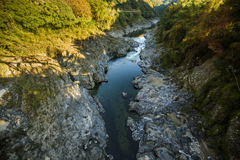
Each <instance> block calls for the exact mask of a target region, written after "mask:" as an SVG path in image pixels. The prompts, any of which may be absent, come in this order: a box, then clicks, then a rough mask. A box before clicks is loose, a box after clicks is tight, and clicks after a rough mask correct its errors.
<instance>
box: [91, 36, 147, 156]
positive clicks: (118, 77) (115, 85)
mask: <svg viewBox="0 0 240 160" xmlns="http://www.w3.org/2000/svg"><path fill="white" fill-rule="evenodd" d="M133 40H134V41H136V42H137V43H138V45H139V46H138V47H136V48H135V51H131V52H129V53H128V54H127V56H126V57H122V58H116V59H114V60H111V61H110V62H109V63H108V72H107V77H108V82H103V83H101V84H99V85H97V86H96V87H95V89H94V90H92V91H91V93H92V95H94V96H96V97H97V98H98V99H99V101H100V102H101V104H102V105H103V107H104V109H105V113H104V114H103V119H104V121H105V123H106V129H107V134H108V135H109V139H108V148H107V153H108V154H110V155H112V156H113V157H114V160H133V159H136V158H135V157H136V153H137V149H138V142H135V141H134V140H133V139H132V136H131V131H130V129H129V128H128V127H127V126H126V121H127V118H128V117H129V116H130V117H132V118H134V117H135V118H136V117H137V115H135V114H134V113H130V112H129V111H128V108H129V102H130V100H133V99H134V98H135V96H136V94H137V92H138V90H137V89H135V88H134V87H133V85H132V83H131V82H132V80H133V77H135V76H138V75H140V74H142V71H141V68H140V67H139V66H138V65H137V62H138V61H139V60H140V58H139V53H140V52H141V50H142V49H144V47H145V40H146V39H145V37H144V36H139V37H135V38H133ZM122 92H126V93H127V97H126V98H123V96H122Z"/></svg>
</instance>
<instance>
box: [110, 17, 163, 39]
mask: <svg viewBox="0 0 240 160" xmlns="http://www.w3.org/2000/svg"><path fill="white" fill-rule="evenodd" d="M158 21H159V19H154V20H150V21H145V22H141V23H140V24H137V23H136V24H133V25H132V26H129V25H127V27H126V28H124V29H123V30H112V31H110V32H108V34H110V35H111V36H113V37H115V38H119V37H124V36H127V35H129V34H131V33H133V32H136V31H141V30H144V29H148V28H151V27H153V26H154V25H156V24H157V22H158Z"/></svg>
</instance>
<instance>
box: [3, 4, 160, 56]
mask: <svg viewBox="0 0 240 160" xmlns="http://www.w3.org/2000/svg"><path fill="white" fill-rule="evenodd" d="M156 15H157V12H156V10H155V9H154V8H153V4H152V2H151V1H149V2H145V1H143V0H138V1H136V0H122V1H117V0H108V1H106V0H16V1H13V0H2V1H1V2H0V56H9V55H11V56H28V55H33V54H41V53H47V52H48V51H51V50H60V51H62V50H66V49H68V48H67V46H70V45H71V43H72V42H73V41H74V40H82V39H85V38H87V37H89V36H91V35H98V34H102V31H104V30H109V29H111V27H112V26H115V27H121V26H126V25H127V24H132V23H133V22H136V21H140V20H143V19H144V18H152V17H155V16H156ZM53 42H54V43H53ZM48 48H52V49H51V50H47V49H48ZM49 55H52V53H49Z"/></svg>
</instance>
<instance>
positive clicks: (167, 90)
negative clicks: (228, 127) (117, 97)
mask: <svg viewBox="0 0 240 160" xmlns="http://www.w3.org/2000/svg"><path fill="white" fill-rule="evenodd" d="M151 35H152V33H149V34H148V35H146V36H145V37H148V36H151ZM158 47H159V46H156V45H155V44H154V42H153V41H152V39H151V41H148V42H147V46H146V48H145V50H143V52H142V53H141V55H140V56H141V58H142V62H140V63H139V65H140V66H141V67H142V68H143V71H144V72H145V75H140V76H139V77H137V78H135V79H134V81H133V82H132V83H133V85H134V87H135V88H139V89H140V91H139V92H138V94H137V96H136V98H135V101H132V102H131V103H130V105H129V106H130V108H129V110H130V111H132V112H136V113H138V114H139V115H140V118H139V120H137V121H135V120H133V119H132V118H128V121H127V125H128V126H129V127H130V129H131V130H132V132H133V133H132V137H133V138H134V140H138V141H139V149H138V154H137V159H138V160H146V159H159V160H160V159H161V160H171V159H172V160H174V159H181V160H184V159H186V160H187V159H194V160H195V159H196V160H198V159H208V158H210V157H214V158H215V157H216V155H215V154H214V152H212V151H211V150H210V149H209V148H208V147H207V146H206V144H205V142H204V141H202V139H201V138H200V137H201V135H200V133H198V130H197V126H201V125H202V121H201V119H200V117H199V116H198V114H197V113H194V112H193V113H188V114H186V113H185V112H183V111H188V110H190V109H191V108H192V106H191V103H192V101H193V95H192V94H191V93H189V92H187V91H186V90H184V89H180V88H178V87H177V86H176V85H175V84H174V83H173V82H172V79H171V78H170V77H169V76H167V75H163V74H160V73H159V72H158V71H161V67H160V64H159V63H156V62H155V61H154V59H155V58H160V57H161V54H156V51H157V50H156V49H157V48H158ZM161 51H162V52H164V51H165V50H164V49H161ZM151 68H154V69H156V70H158V71H155V70H152V69H151ZM206 151H207V152H206ZM209 151H210V152H209Z"/></svg>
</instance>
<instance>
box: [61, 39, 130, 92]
mask: <svg viewBox="0 0 240 160" xmlns="http://www.w3.org/2000/svg"><path fill="white" fill-rule="evenodd" d="M76 45H77V46H78V50H79V51H78V52H79V53H78V52H77V53H68V52H67V51H66V52H63V53H62V55H61V56H60V57H59V58H58V61H59V64H60V65H61V66H62V68H63V70H64V71H65V72H67V73H69V75H70V76H71V78H72V80H73V81H74V82H75V83H78V84H80V85H82V86H84V87H85V88H87V89H92V88H94V86H95V83H100V82H103V81H107V77H106V75H105V73H106V71H107V62H108V61H109V60H110V59H112V58H114V57H122V56H126V54H127V51H128V50H130V45H129V44H128V42H127V41H125V40H124V39H123V38H118V39H116V38H113V37H112V36H110V35H106V36H104V37H90V38H88V39H87V40H84V41H81V42H76Z"/></svg>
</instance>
